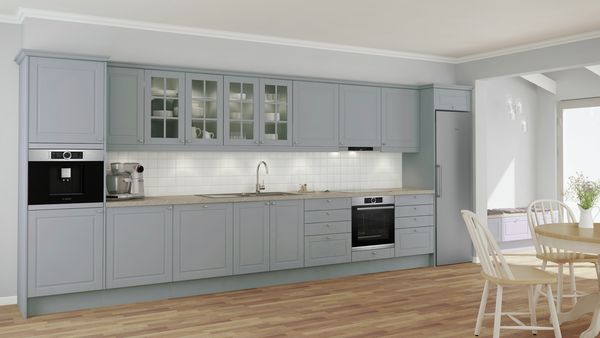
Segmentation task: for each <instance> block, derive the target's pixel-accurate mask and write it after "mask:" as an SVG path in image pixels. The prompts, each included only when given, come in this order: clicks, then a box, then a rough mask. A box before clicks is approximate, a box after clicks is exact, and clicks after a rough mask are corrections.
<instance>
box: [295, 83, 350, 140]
mask: <svg viewBox="0 0 600 338" xmlns="http://www.w3.org/2000/svg"><path fill="white" fill-rule="evenodd" d="M338 105H339V85H337V84H332V83H318V82H303V81H294V115H293V119H294V124H293V125H294V135H293V137H294V145H295V146H306V147H337V145H338V135H339V134H338V130H339V124H338V111H339V109H338V108H339V107H338Z"/></svg>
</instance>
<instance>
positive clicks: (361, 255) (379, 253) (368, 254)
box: [352, 248, 394, 262]
mask: <svg viewBox="0 0 600 338" xmlns="http://www.w3.org/2000/svg"><path fill="white" fill-rule="evenodd" d="M392 257H394V248H384V249H372V250H360V251H352V261H353V262H361V261H372V260H376V259H384V258H392Z"/></svg>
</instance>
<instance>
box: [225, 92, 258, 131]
mask: <svg viewBox="0 0 600 338" xmlns="http://www.w3.org/2000/svg"><path fill="white" fill-rule="evenodd" d="M229 138H230V139H232V140H252V139H254V85H253V84H252V83H240V82H231V83H230V84H229Z"/></svg>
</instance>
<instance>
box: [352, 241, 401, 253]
mask: <svg viewBox="0 0 600 338" xmlns="http://www.w3.org/2000/svg"><path fill="white" fill-rule="evenodd" d="M394 245H395V244H394V243H387V244H377V245H367V246H355V247H352V251H366V250H377V249H389V248H393V247H394Z"/></svg>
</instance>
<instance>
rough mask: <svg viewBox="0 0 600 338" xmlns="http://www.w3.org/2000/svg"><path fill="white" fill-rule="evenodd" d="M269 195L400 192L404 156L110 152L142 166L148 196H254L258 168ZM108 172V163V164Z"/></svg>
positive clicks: (111, 157) (118, 159) (114, 159)
mask: <svg viewBox="0 0 600 338" xmlns="http://www.w3.org/2000/svg"><path fill="white" fill-rule="evenodd" d="M263 160H264V161H266V162H267V164H268V166H269V174H268V175H265V172H264V170H263V169H261V170H260V176H261V180H264V182H265V186H266V188H267V191H296V190H298V188H299V185H300V184H304V183H306V184H308V189H309V190H316V191H323V190H326V189H329V190H345V189H367V188H374V189H378V188H393V187H402V154H401V153H381V152H347V151H344V152H329V153H328V152H319V153H309V152H293V153H292V152H262V153H259V152H244V153H239V152H191V151H190V152H109V153H108V161H109V162H140V163H141V164H142V165H143V166H144V169H145V170H144V181H145V189H146V194H147V195H149V196H160V195H191V194H205V193H230V192H252V191H254V190H255V184H256V165H257V164H258V163H259V161H263ZM107 166H108V163H107Z"/></svg>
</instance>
